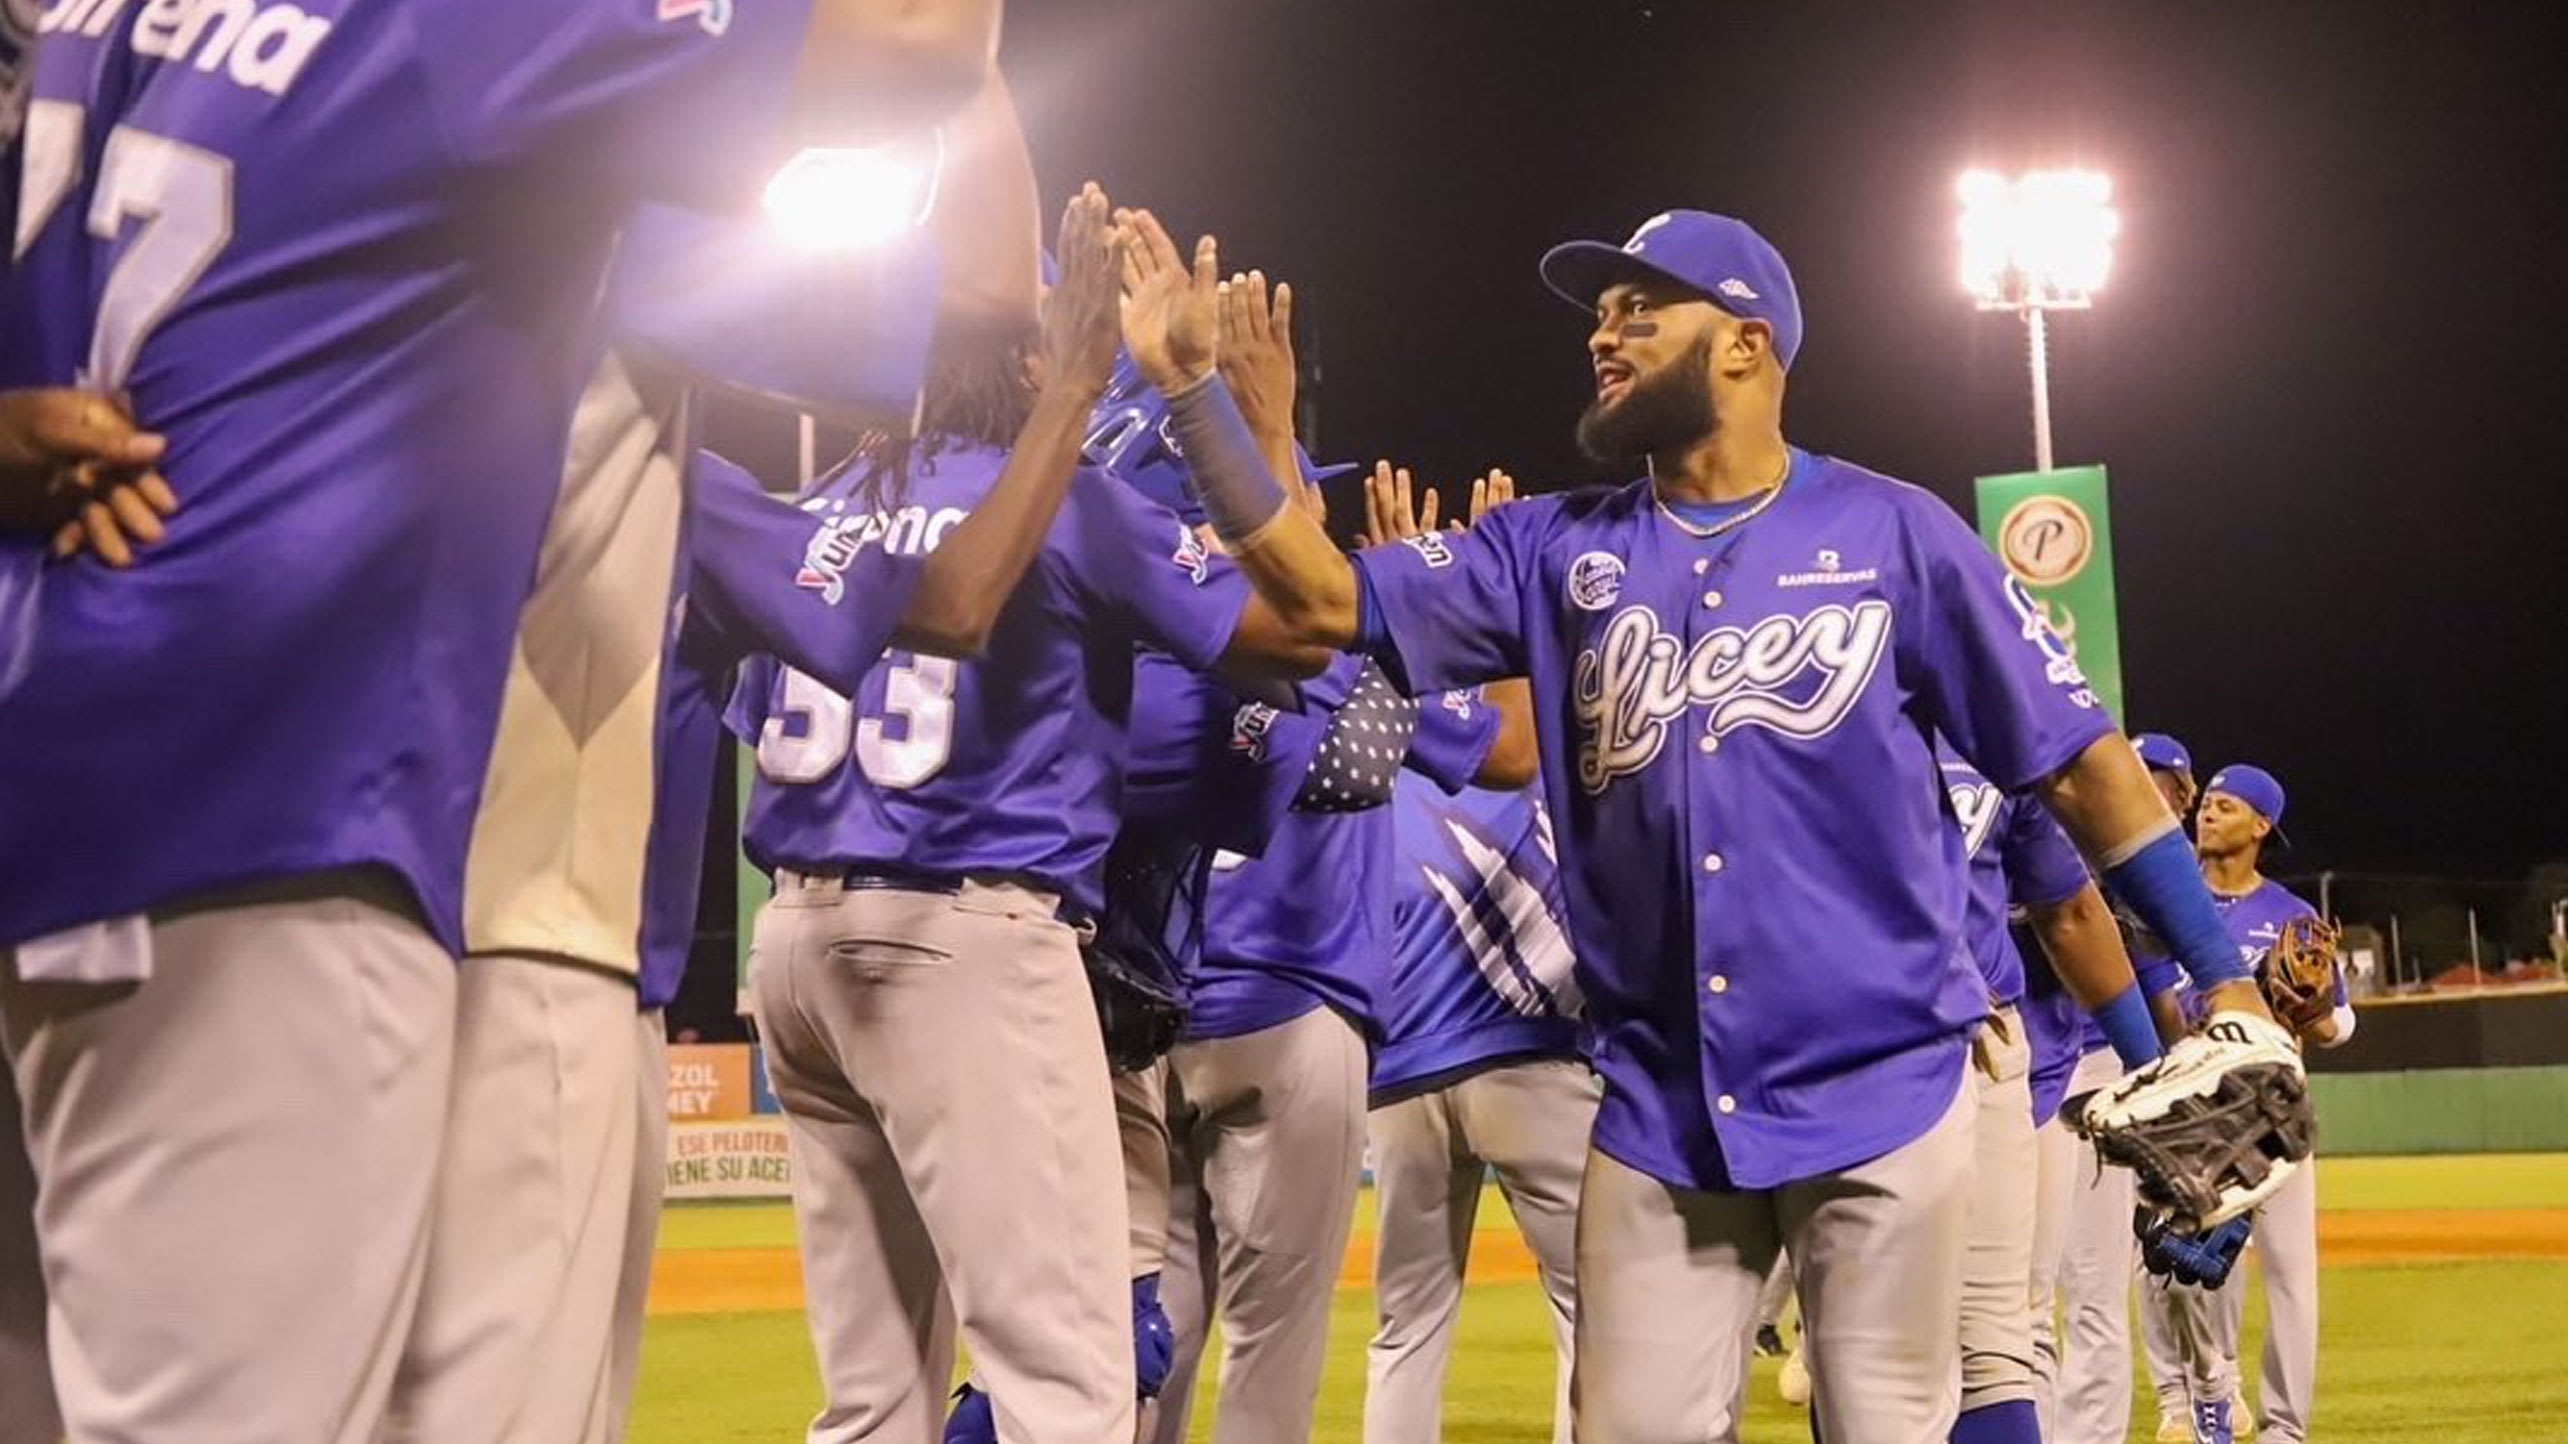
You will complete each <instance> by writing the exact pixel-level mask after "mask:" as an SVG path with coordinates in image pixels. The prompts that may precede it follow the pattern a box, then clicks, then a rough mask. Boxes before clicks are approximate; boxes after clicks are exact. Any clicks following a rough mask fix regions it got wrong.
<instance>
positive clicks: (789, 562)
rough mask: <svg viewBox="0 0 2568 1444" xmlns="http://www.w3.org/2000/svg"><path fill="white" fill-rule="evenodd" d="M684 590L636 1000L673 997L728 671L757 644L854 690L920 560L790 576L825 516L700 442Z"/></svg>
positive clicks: (868, 558) (859, 556) (892, 558)
mask: <svg viewBox="0 0 2568 1444" xmlns="http://www.w3.org/2000/svg"><path fill="white" fill-rule="evenodd" d="M687 481H688V508H687V530H686V536H685V541H686V545H685V548H684V552H683V555H684V558H685V563H686V566H687V573H686V575H685V577H684V579H683V580H684V584H685V588H686V590H685V597H684V600H683V601H682V602H681V603H680V605H679V608H678V613H677V617H676V621H675V625H674V626H673V629H672V636H671V642H670V654H669V657H668V660H667V662H666V663H665V665H664V675H665V677H666V695H665V697H664V699H663V702H662V704H661V715H660V749H659V754H660V769H659V780H658V784H657V786H656V787H655V788H654V791H653V797H652V808H651V835H650V842H649V853H648V863H647V865H646V871H645V874H644V876H645V885H644V889H643V892H644V899H645V900H644V905H643V914H642V964H641V975H640V979H639V986H640V988H641V994H642V1006H643V1007H645V1008H658V1007H664V1006H666V1005H667V1004H668V1002H669V1000H670V999H671V998H673V997H675V996H676V995H677V990H678V981H679V979H680V978H682V977H684V976H685V974H686V967H687V954H688V952H689V951H690V949H691V948H692V947H693V946H694V942H695V925H696V903H697V894H698V891H699V890H700V887H701V885H702V882H703V875H704V842H705V826H706V824H707V822H708V821H709V820H710V815H711V813H712V809H713V793H714V777H715V769H716V768H717V767H718V766H719V765H720V764H721V760H722V744H721V739H722V730H723V729H722V709H723V701H724V699H725V698H726V697H727V696H728V695H729V691H730V682H731V677H732V673H733V671H734V669H736V668H737V667H738V666H739V665H740V664H741V663H742V662H743V661H745V660H747V658H749V657H750V656H751V655H753V654H756V653H759V652H766V653H772V654H774V655H775V656H777V657H779V658H782V659H785V662H786V665H789V666H792V667H794V668H797V669H798V670H800V671H802V672H804V673H805V674H807V675H809V676H813V677H817V678H822V679H824V680H825V681H827V682H833V683H835V684H837V685H839V686H842V687H846V688H848V689H850V690H853V689H854V688H856V687H857V686H858V685H860V684H861V682H862V680H863V678H864V675H865V673H866V671H867V670H868V669H869V668H870V667H871V666H872V665H873V663H874V661H875V659H876V658H878V657H880V656H881V655H882V652H883V648H884V646H885V645H886V644H887V643H889V642H890V641H891V638H892V633H893V631H894V630H895V629H896V628H898V626H899V625H900V619H901V613H902V611H903V610H904V609H905V608H907V607H908V605H909V599H910V598H911V597H912V596H913V595H915V594H916V592H917V590H918V583H919V577H920V573H921V570H922V568H921V563H922V562H923V560H924V557H923V556H922V555H921V554H919V553H917V552H913V551H903V550H896V549H893V548H889V547H867V548H864V549H863V550H861V551H858V552H857V553H856V554H855V555H853V556H852V557H849V558H847V559H846V561H845V562H844V564H843V565H841V566H840V568H839V570H838V572H837V580H838V583H839V584H838V585H837V586H835V587H831V586H825V585H824V586H811V585H807V584H805V583H803V582H801V581H800V580H799V578H800V577H801V576H802V574H803V572H804V570H805V564H806V558H807V557H808V556H809V555H810V554H811V552H812V550H813V548H814V547H815V546H816V545H817V546H820V547H822V548H823V549H824V550H825V551H826V550H829V549H830V548H831V547H832V546H833V545H834V542H835V539H836V536H837V533H838V531H839V530H840V529H839V528H838V527H837V526H836V525H835V521H834V518H833V517H831V516H829V515H827V514H825V513H824V514H818V515H815V514H814V513H811V512H807V511H804V510H803V509H801V508H800V507H797V506H794V505H791V504H790V503H787V502H785V501H783V500H780V499H778V498H776V497H773V496H769V495H768V494H767V493H766V492H765V491H763V490H762V489H761V488H760V487H759V485H758V482H757V479H756V478H754V477H752V476H750V475H749V473H748V472H746V471H743V470H741V469H740V468H739V467H738V466H735V465H733V464H732V463H731V462H729V461H726V460H724V459H723V458H722V457H719V456H716V455H714V454H713V453H711V452H705V451H700V452H697V453H696V455H695V458H694V460H693V462H692V463H691V464H690V465H689V467H688V474H687Z"/></svg>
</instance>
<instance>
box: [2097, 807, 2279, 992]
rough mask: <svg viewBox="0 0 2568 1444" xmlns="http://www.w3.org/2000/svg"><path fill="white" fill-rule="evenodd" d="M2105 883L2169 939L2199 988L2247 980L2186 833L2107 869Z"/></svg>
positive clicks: (2173, 834)
mask: <svg viewBox="0 0 2568 1444" xmlns="http://www.w3.org/2000/svg"><path fill="white" fill-rule="evenodd" d="M2104 882H2105V886H2107V887H2110V888H2112V889H2113V891H2114V894H2115V896H2117V897H2120V898H2121V899H2122V900H2123V901H2124V902H2126V903H2128V904H2130V906H2131V911H2132V912H2134V913H2136V914H2138V915H2139V918H2140V921H2141V922H2142V923H2144V924H2146V925H2147V926H2148V929H2149V931H2151V932H2153V933H2156V934H2157V935H2158V936H2159V938H2160V939H2162V940H2163V941H2164V942H2165V943H2166V945H2167V951H2168V952H2169V953H2171V954H2173V955H2174V956H2175V959H2176V961H2177V962H2178V963H2179V964H2181V965H2182V966H2183V968H2184V970H2185V976H2186V977H2188V978H2191V979H2192V980H2193V985H2194V987H2195V988H2197V989H2199V990H2201V991H2202V992H2205V993H2208V992H2210V991H2211V990H2212V989H2213V988H2216V987H2219V986H2220V985H2221V984H2223V983H2237V982H2244V981H2246V979H2247V977H2248V972H2247V964H2246V962H2245V961H2244V960H2242V959H2241V958H2240V957H2239V956H2238V945H2237V944H2236V943H2234V942H2231V941H2230V938H2229V929H2228V927H2227V926H2226V925H2225V924H2223V923H2222V922H2221V921H2220V909H2218V908H2216V907H2214V906H2213V905H2212V901H2211V889H2210V888H2208V887H2205V886H2204V885H2203V881H2202V869H2201V867H2200V866H2199V865H2198V864H2196V863H2195V862H2194V855H2193V849H2192V848H2191V847H2189V846H2187V845H2186V843H2185V835H2184V834H2183V833H2182V832H2180V831H2177V830H2175V829H2173V828H2170V829H2168V831H2167V832H2166V834H2165V835H2164V836H2161V837H2159V838H2158V839H2156V840H2155V841H2153V842H2151V843H2150V844H2149V845H2148V846H2146V847H2143V848H2141V849H2140V850H2139V851H2138V852H2135V853H2133V854H2132V855H2131V856H2129V857H2127V858H2124V859H2123V860H2122V861H2120V862H2118V863H2116V864H2114V865H2113V866H2111V867H2109V868H2106V869H2105V870H2104Z"/></svg>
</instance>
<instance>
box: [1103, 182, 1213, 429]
mask: <svg viewBox="0 0 2568 1444" xmlns="http://www.w3.org/2000/svg"><path fill="white" fill-rule="evenodd" d="M1115 225H1116V226H1117V227H1118V228H1119V229H1120V230H1121V231H1122V232H1123V233H1124V245H1123V290H1124V296H1123V337H1124V349H1126V350H1128V351H1130V352H1131V353H1132V360H1133V364H1134V365H1135V366H1137V367H1139V368H1140V370H1141V374H1142V378H1143V379H1144V380H1146V381H1148V382H1149V383H1150V384H1151V385H1153V386H1155V387H1157V388H1158V389H1159V390H1160V392H1161V393H1162V394H1163V395H1172V394H1174V393H1177V392H1180V391H1184V390H1186V389H1187V388H1188V387H1191V386H1193V385H1195V384H1196V383H1198V382H1200V381H1202V380H1203V379H1204V378H1205V377H1207V376H1209V375H1211V374H1212V371H1213V361H1214V354H1215V348H1216V344H1217V337H1218V335H1219V331H1220V325H1221V321H1220V315H1221V287H1220V282H1219V280H1218V279H1217V278H1218V275H1219V272H1220V269H1221V253H1220V249H1219V247H1218V246H1217V245H1216V244H1215V242H1214V240H1213V238H1212V237H1210V236H1206V237H1204V238H1203V239H1202V240H1199V241H1197V242H1195V258H1194V262H1193V264H1192V265H1189V264H1188V263H1187V262H1186V260H1185V259H1184V258H1183V257H1182V256H1180V255H1179V254H1178V252H1177V243H1176V242H1174V241H1172V240H1170V239H1169V238H1168V231H1167V228H1166V227H1164V226H1162V225H1160V224H1159V218H1158V217H1156V216H1154V215H1152V214H1151V213H1150V212H1148V211H1135V210H1119V211H1116V212H1115Z"/></svg>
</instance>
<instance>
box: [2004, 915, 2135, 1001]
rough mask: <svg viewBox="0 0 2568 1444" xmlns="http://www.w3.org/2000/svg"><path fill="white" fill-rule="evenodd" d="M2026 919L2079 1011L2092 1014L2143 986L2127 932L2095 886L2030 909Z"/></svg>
mask: <svg viewBox="0 0 2568 1444" xmlns="http://www.w3.org/2000/svg"><path fill="white" fill-rule="evenodd" d="M2026 915H2027V917H2028V918H2029V919H2030V920H2031V922H2032V924H2033V935H2034V936H2035V937H2036V938H2038V939H2039V940H2040V941H2041V944H2042V951H2043V952H2044V953H2045V954H2046V955H2048V956H2049V958H2050V959H2051V971H2052V972H2053V973H2056V974H2058V975H2059V979H2060V984H2061V986H2062V987H2065V988H2067V989H2068V991H2069V996H2070V997H2072V998H2075V999H2077V1002H2078V1006H2079V1007H2081V1008H2084V1009H2085V1010H2086V1011H2088V1012H2090V1013H2092V1012H2094V1011H2096V1010H2097V1009H2099V1008H2102V1007H2103V1006H2104V1005H2106V1004H2107V1003H2110V1002H2112V1001H2113V1000H2114V999H2115V998H2118V997H2120V996H2122V994H2123V993H2124V992H2126V991H2128V990H2129V989H2132V988H2136V987H2138V986H2139V985H2140V984H2139V979H2138V977H2137V976H2136V975H2135V974H2134V973H2133V972H2132V970H2131V954H2130V953H2128V952H2127V951H2125V950H2124V949H2123V946H2122V930H2121V929H2120V928H2117V927H2115V926H2114V925H2113V909H2111V908H2110V907H2107V906H2106V905H2105V901H2104V893H2103V891H2102V890H2101V889H2099V888H2098V887H2096V885H2095V884H2093V883H2089V884H2087V885H2086V886H2085V887H2084V888H2082V889H2080V890H2079V891H2077V892H2076V893H2073V894H2071V895H2070V896H2069V897H2067V898H2065V899H2063V900H2061V901H2059V902H2056V903H2051V904H2048V905H2046V906H2042V907H2036V908H2028V909H2026Z"/></svg>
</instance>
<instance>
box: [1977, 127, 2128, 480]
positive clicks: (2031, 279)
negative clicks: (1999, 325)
mask: <svg viewBox="0 0 2568 1444" xmlns="http://www.w3.org/2000/svg"><path fill="white" fill-rule="evenodd" d="M1957 189H1958V191H1959V194H1960V197H1961V203H1962V219H1961V238H1962V285H1963V287H1964V289H1966V290H1968V291H1969V292H1970V293H1971V297H1972V299H1973V300H1975V301H1977V302H1978V304H1979V308H1980V309H1981V310H1983V311H2013V312H2015V313H2016V314H2017V315H2019V316H2022V317H2023V318H2024V330H2025V338H2026V341H2027V349H2028V351H2029V353H2030V361H2031V366H2032V372H2033V459H2034V469H2035V470H2037V471H2049V470H2051V469H2052V465H2051V345H2050V322H2049V319H2048V318H2049V314H2050V313H2051V312H2053V311H2083V310H2086V309H2088V308H2089V307H2091V306H2093V305H2094V304H2095V292H2096V291H2097V290H2099V289H2100V288H2102V287H2103V285H2104V281H2105V277H2106V276H2107V275H2108V274H2109V273H2110V272H2111V271H2112V269H2113V241H2114V237H2115V236H2116V235H2118V234H2120V232H2121V229H2122V218H2121V217H2120V216H2119V215H2117V214H2115V212H2114V209H2113V182H2112V180H2111V179H2109V178H2108V177H2106V176H2104V175H2102V174H2101V173H2099V172H2096V171H2091V170H2037V171H2027V172H2026V173H2024V174H2023V175H2020V176H2014V177H2008V176H2002V175H1999V174H1997V173H1996V172H1994V171H1986V170H1974V171H1970V172H1967V173H1965V174H1964V175H1963V176H1962V178H1961V183H1960V185H1959V187H1958V188H1957Z"/></svg>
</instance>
